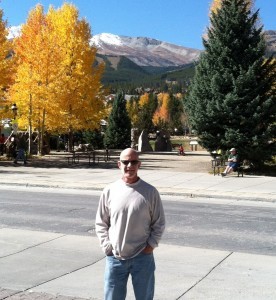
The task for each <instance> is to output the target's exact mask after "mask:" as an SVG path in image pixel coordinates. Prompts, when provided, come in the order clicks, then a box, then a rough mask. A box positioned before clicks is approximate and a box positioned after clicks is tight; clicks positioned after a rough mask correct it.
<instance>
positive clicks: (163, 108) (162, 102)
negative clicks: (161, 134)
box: [152, 93, 170, 129]
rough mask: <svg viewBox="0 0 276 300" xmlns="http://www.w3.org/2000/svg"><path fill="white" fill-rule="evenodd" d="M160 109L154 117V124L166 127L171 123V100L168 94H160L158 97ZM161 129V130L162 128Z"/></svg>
mask: <svg viewBox="0 0 276 300" xmlns="http://www.w3.org/2000/svg"><path fill="white" fill-rule="evenodd" d="M157 99H158V108H157V110H156V111H155V113H154V115H153V120H152V121H153V124H154V125H155V126H158V127H166V126H167V124H168V122H169V106H168V105H169V100H170V95H169V94H168V93H160V94H159V95H158V97H157ZM160 129H161V128H160Z"/></svg>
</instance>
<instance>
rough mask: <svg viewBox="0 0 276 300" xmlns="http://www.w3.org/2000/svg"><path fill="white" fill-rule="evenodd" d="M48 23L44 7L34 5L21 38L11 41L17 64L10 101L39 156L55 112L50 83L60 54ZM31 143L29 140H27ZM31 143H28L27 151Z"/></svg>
mask: <svg viewBox="0 0 276 300" xmlns="http://www.w3.org/2000/svg"><path fill="white" fill-rule="evenodd" d="M51 29H52V28H51V24H49V23H48V22H47V19H46V16H45V14H44V10H43V6H41V5H37V6H36V7H35V8H34V9H33V10H32V11H31V12H30V13H29V16H28V19H27V22H26V24H24V25H23V26H22V30H21V35H20V36H19V37H18V38H16V39H15V41H14V52H15V57H16V59H17V62H18V66H17V72H16V78H15V84H14V85H13V87H12V90H11V96H12V99H14V101H15V102H16V103H17V106H18V110H19V113H20V114H19V117H20V118H19V120H20V123H19V125H20V126H21V127H23V128H24V127H25V128H27V127H28V130H29V134H30V135H32V132H33V128H35V129H36V131H37V132H38V137H39V143H38V152H39V153H40V154H42V145H43V136H44V131H45V127H46V123H47V121H46V116H47V113H48V111H51V110H54V108H53V107H54V106H55V101H54V98H53V93H54V91H53V89H52V85H53V82H54V81H55V80H56V78H57V69H56V62H57V61H58V57H59V52H58V48H57V45H56V41H53V40H52V39H51V38H52V35H50V32H51ZM30 141H31V139H30ZM30 148H31V143H30V144H29V150H30Z"/></svg>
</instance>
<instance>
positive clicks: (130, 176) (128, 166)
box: [118, 149, 141, 183]
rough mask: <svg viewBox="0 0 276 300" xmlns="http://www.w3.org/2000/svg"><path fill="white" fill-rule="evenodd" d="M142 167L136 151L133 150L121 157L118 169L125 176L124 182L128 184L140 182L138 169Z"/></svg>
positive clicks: (125, 152) (126, 151)
mask: <svg viewBox="0 0 276 300" xmlns="http://www.w3.org/2000/svg"><path fill="white" fill-rule="evenodd" d="M140 165H141V162H140V161H139V157H138V154H137V152H136V151H134V150H132V149H126V150H124V151H123V152H122V153H121V155H120V161H119V162H118V167H119V168H120V169H121V172H122V174H123V180H124V181H125V182H126V183H134V182H136V181H137V180H138V175H137V173H138V169H139V167H140Z"/></svg>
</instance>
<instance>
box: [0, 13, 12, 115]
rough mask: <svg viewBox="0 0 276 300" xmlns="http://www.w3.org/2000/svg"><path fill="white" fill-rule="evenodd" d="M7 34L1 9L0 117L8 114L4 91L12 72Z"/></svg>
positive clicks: (9, 82)
mask: <svg viewBox="0 0 276 300" xmlns="http://www.w3.org/2000/svg"><path fill="white" fill-rule="evenodd" d="M7 35H8V30H7V23H6V22H5V21H4V20H3V11H2V10H0V118H2V117H4V113H7V115H6V116H8V111H9V109H8V104H7V99H6V92H7V90H8V88H9V86H10V85H11V83H12V74H13V57H12V56H11V48H12V47H11V42H10V41H9V40H8V39H7Z"/></svg>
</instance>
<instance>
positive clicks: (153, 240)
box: [148, 189, 165, 248]
mask: <svg viewBox="0 0 276 300" xmlns="http://www.w3.org/2000/svg"><path fill="white" fill-rule="evenodd" d="M151 215H152V216H151V217H152V221H151V233H150V236H149V239H148V244H149V245H150V246H151V247H152V248H156V247H158V244H159V241H160V240H161V237H162V235H163V233H164V230H165V214H164V209H163V205H162V201H161V198H160V195H159V192H158V191H157V190H156V189H154V195H153V201H152V205H151Z"/></svg>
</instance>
